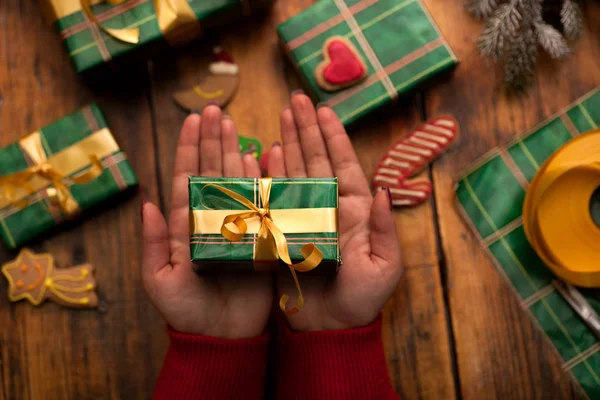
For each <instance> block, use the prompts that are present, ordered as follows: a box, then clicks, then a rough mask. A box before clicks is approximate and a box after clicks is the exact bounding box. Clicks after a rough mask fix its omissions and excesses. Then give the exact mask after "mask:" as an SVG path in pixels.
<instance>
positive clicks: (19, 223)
mask: <svg viewBox="0 0 600 400" xmlns="http://www.w3.org/2000/svg"><path fill="white" fill-rule="evenodd" d="M103 128H108V125H107V123H106V119H105V118H104V115H103V114H102V111H100V108H98V106H97V105H95V104H91V105H89V106H87V107H84V108H82V109H81V110H79V111H77V112H75V113H73V114H71V115H68V116H66V117H63V118H61V119H59V120H58V121H56V122H54V123H52V124H50V125H48V126H46V127H44V128H42V129H40V130H39V131H38V132H40V135H41V138H42V144H43V147H44V150H45V152H46V154H47V156H48V157H51V156H52V155H53V154H56V153H58V152H59V151H61V150H64V149H66V148H68V147H70V146H72V145H74V144H76V143H77V142H79V141H80V140H82V139H84V138H86V137H88V136H90V135H91V134H92V133H94V132H96V131H99V130H101V129H103ZM100 162H101V163H102V166H103V167H104V171H103V172H102V175H100V176H99V177H98V178H97V179H95V180H93V181H92V182H90V183H87V184H82V185H72V186H70V190H71V194H72V195H73V198H74V199H75V200H76V201H77V203H78V204H79V208H80V209H81V210H82V211H85V210H86V209H89V208H91V207H93V206H94V205H97V204H99V203H101V202H102V201H104V200H106V199H108V198H109V197H111V196H113V195H115V194H117V193H119V192H121V191H124V190H126V189H127V188H130V187H132V186H135V185H137V183H138V181H137V178H136V176H135V173H134V172H133V169H132V168H131V165H130V164H129V161H127V156H126V155H125V153H124V152H123V151H121V150H119V151H117V152H115V153H113V154H111V155H110V156H108V157H105V158H104V159H102V160H100ZM30 166H31V165H30V164H29V163H28V162H27V160H26V157H25V155H24V154H23V152H22V150H21V148H20V146H19V144H18V143H17V142H15V143H12V144H10V145H8V146H7V147H5V148H3V149H0V176H3V175H9V174H11V173H15V172H18V171H22V170H24V169H27V168H28V167H30ZM76 173H77V172H76ZM63 181H66V182H67V183H68V179H65V180H63ZM30 199H31V200H30V204H29V205H28V206H27V207H26V208H23V209H19V208H17V207H15V206H12V205H10V206H7V207H5V208H3V209H0V236H1V237H2V240H3V241H4V243H5V244H6V245H7V246H8V247H9V248H11V249H14V248H17V247H19V246H20V245H22V244H23V243H25V242H28V241H29V240H31V239H33V238H34V237H36V236H37V235H39V234H41V233H43V232H46V231H48V230H49V229H51V228H53V227H54V226H56V225H58V224H60V223H62V222H63V220H64V216H63V215H62V213H61V212H60V211H59V210H58V209H57V207H55V206H53V205H52V203H50V201H49V199H48V198H47V196H46V195H45V193H44V192H43V191H38V192H37V193H35V194H34V195H32V196H31V197H30Z"/></svg>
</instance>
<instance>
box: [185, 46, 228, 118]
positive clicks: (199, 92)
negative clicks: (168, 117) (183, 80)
mask: <svg viewBox="0 0 600 400" xmlns="http://www.w3.org/2000/svg"><path fill="white" fill-rule="evenodd" d="M213 53H214V55H213V62H212V63H211V64H210V65H209V67H208V68H207V69H206V70H204V71H202V73H201V74H200V79H199V82H198V84H197V85H195V86H194V87H193V88H191V89H186V90H181V91H178V92H175V93H173V100H174V101H175V103H177V104H178V105H179V106H180V107H181V108H184V109H185V110H187V111H195V110H197V111H202V110H203V109H204V107H206V106H208V105H210V104H216V105H218V106H220V107H224V106H225V105H226V104H227V103H228V102H229V101H230V100H231V98H232V97H233V95H234V94H235V92H236V90H237V87H238V81H239V77H238V75H239V68H238V66H237V65H236V64H235V63H234V62H233V59H232V58H231V57H230V56H229V54H227V53H226V52H225V51H223V49H221V48H220V47H215V48H214V50H213Z"/></svg>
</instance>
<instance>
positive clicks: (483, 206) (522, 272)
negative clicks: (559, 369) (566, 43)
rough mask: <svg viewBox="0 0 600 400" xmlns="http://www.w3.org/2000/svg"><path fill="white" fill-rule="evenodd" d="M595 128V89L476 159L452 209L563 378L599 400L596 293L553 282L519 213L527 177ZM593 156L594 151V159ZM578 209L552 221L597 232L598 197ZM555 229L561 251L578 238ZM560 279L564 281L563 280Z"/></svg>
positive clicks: (599, 307) (599, 121)
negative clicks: (569, 218)
mask: <svg viewBox="0 0 600 400" xmlns="http://www.w3.org/2000/svg"><path fill="white" fill-rule="evenodd" d="M599 126H600V89H595V90H593V91H592V92H590V93H588V94H587V95H585V96H583V97H582V98H580V99H579V100H578V101H577V102H575V103H574V104H572V105H570V106H568V107H567V108H565V109H564V110H562V111H560V112H559V113H558V114H556V115H554V116H552V117H551V118H549V119H548V120H546V121H544V122H542V123H541V124H539V125H537V126H536V127H534V128H533V129H531V130H530V131H528V132H525V133H523V134H522V135H520V136H518V137H516V138H515V139H514V140H512V141H511V142H509V143H508V144H507V145H505V146H501V147H498V148H495V149H493V150H492V151H491V152H489V153H488V154H486V155H484V156H482V158H481V159H480V160H478V161H476V162H475V163H474V164H473V166H472V167H470V168H468V169H467V170H466V171H464V172H463V173H462V174H461V176H460V177H459V178H458V182H457V184H456V186H455V191H456V198H455V200H456V205H457V208H458V211H459V212H460V213H461V215H462V217H463V218H464V220H465V221H466V222H467V224H468V226H469V227H470V229H471V230H472V231H473V233H474V234H475V235H476V237H477V241H478V242H479V244H480V245H481V246H482V248H483V249H484V251H485V252H486V253H487V255H488V256H489V257H490V259H491V260H492V261H493V263H494V265H495V266H496V268H497V269H498V271H499V272H500V275H501V276H502V278H504V280H505V281H506V283H507V284H508V285H509V286H510V288H511V289H512V293H513V294H514V295H515V296H516V297H517V300H518V301H519V304H520V305H521V306H522V307H523V309H524V310H525V311H526V313H527V315H529V317H530V318H532V319H533V320H534V322H535V326H536V327H537V328H538V329H540V330H541V331H542V333H543V335H542V336H543V337H545V338H546V339H547V343H548V344H549V345H550V346H551V348H552V350H554V353H555V354H556V355H558V357H560V364H561V365H562V366H563V370H564V371H565V373H567V374H568V375H569V376H570V377H571V378H573V380H574V383H575V385H576V387H578V388H580V389H581V390H582V392H583V396H582V397H583V398H589V399H598V398H600V381H599V380H598V378H597V376H598V375H600V352H598V349H599V348H600V328H599V327H600V298H599V297H598V290H597V289H585V288H581V289H578V288H575V287H573V286H570V285H566V284H564V283H563V282H562V281H561V280H560V279H558V278H560V276H557V275H555V274H554V273H553V270H552V269H550V268H548V266H549V265H548V264H546V262H545V261H544V260H543V259H542V258H541V257H540V253H538V252H536V246H535V245H534V244H535V243H534V242H529V241H528V237H527V236H528V232H527V231H528V226H529V224H530V222H529V218H528V217H527V215H525V214H524V211H525V212H528V209H529V206H526V203H527V200H526V198H527V196H528V195H527V193H528V192H530V191H531V190H532V188H533V190H534V191H537V188H536V186H537V184H536V183H535V180H534V179H535V177H536V175H537V174H538V173H539V172H540V171H542V172H543V171H545V163H546V162H547V161H548V160H554V159H556V158H555V157H556V154H557V153H556V152H557V150H559V149H561V148H564V147H563V146H565V144H573V143H580V142H581V141H582V140H587V138H589V137H590V133H587V134H586V132H588V131H590V130H594V129H597V128H598V127H599ZM596 135H597V134H596ZM586 146H587V147H589V148H590V149H591V150H593V149H595V148H597V145H596V147H594V145H592V146H590V145H589V144H586ZM597 154H598V152H597V151H596V153H595V154H594V155H597ZM576 161H587V159H586V157H583V154H580V155H578V157H577V158H575V159H574V160H573V161H572V164H573V165H576V164H577V162H576ZM590 166H593V164H590ZM557 176H558V174H557ZM592 179H594V178H592ZM569 181H570V182H569V183H570V184H573V183H574V184H581V183H582V181H581V180H580V179H578V178H577V177H575V179H573V177H570V179H569ZM593 182H594V181H592V183H593ZM596 182H597V180H596ZM588 183H589V182H586V181H585V180H584V181H583V185H582V186H581V187H578V188H576V189H570V190H567V193H573V196H574V197H580V195H581V193H579V192H585V186H586V185H587V184H588ZM586 203H587V204H584V206H583V208H584V209H583V210H573V209H567V208H564V209H560V210H559V211H557V214H556V215H560V214H562V212H561V211H563V210H564V211H565V212H569V213H570V212H573V211H576V212H577V211H579V212H580V213H581V214H582V217H581V218H582V219H583V220H584V222H586V219H587V221H589V225H591V226H592V227H594V226H595V224H594V222H592V220H593V221H596V224H597V226H596V227H595V229H596V235H597V230H598V229H600V228H599V227H600V211H599V210H600V196H598V195H597V194H596V195H594V194H592V195H591V196H590V198H588V199H587V202H586ZM537 216H544V214H543V213H539V214H538V215H536V218H537ZM545 219H547V221H545V223H548V222H550V223H557V224H560V223H561V222H563V221H562V220H560V218H554V219H550V218H548V217H546V218H545ZM574 222H575V223H577V222H580V221H574ZM560 227H561V228H562V229H563V235H562V237H563V239H564V240H565V243H567V246H568V244H569V243H570V242H569V241H570V240H572V238H570V237H569V236H573V237H577V238H578V237H579V236H578V234H579V233H580V232H573V233H567V234H564V230H565V229H567V228H568V227H566V226H565V225H564V224H561V226H560ZM593 229H594V228H593ZM540 232H543V231H541V230H540ZM569 232H570V231H569ZM581 232H585V231H584V230H582V231H581ZM529 233H530V234H531V232H529ZM587 238H588V239H589V240H590V242H589V245H590V246H591V247H593V246H594V244H595V245H596V246H597V242H594V241H593V238H592V237H591V236H590V237H587ZM585 244H588V243H587V242H586V243H585ZM595 248H597V247H595ZM577 250H579V251H580V249H577ZM575 253H577V251H575ZM544 258H546V260H548V261H552V260H551V259H549V258H548V257H544ZM596 265H597V263H596ZM554 271H556V269H555V270H554ZM563 278H569V276H568V275H564V274H563Z"/></svg>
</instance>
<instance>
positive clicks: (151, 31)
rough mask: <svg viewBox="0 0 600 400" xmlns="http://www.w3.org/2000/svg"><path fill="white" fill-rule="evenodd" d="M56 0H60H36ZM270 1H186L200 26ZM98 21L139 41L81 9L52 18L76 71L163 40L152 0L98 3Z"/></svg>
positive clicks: (247, 10) (218, 23) (227, 18)
mask: <svg viewBox="0 0 600 400" xmlns="http://www.w3.org/2000/svg"><path fill="white" fill-rule="evenodd" d="M38 1H41V2H46V3H47V2H50V1H54V2H59V1H61V0H38ZM269 1H270V0H210V1H207V0H188V3H189V5H190V7H191V8H192V10H193V11H194V13H195V14H196V16H197V17H198V21H199V23H200V26H201V27H202V28H208V27H213V26H215V25H221V24H224V23H226V22H229V21H230V20H232V19H234V18H235V17H236V16H239V15H241V14H244V13H250V10H251V9H253V8H254V7H257V6H259V5H263V4H266V3H268V2H269ZM92 11H93V12H94V15H95V16H96V17H97V18H98V20H99V21H100V22H101V23H102V24H103V25H105V26H106V27H108V28H116V29H123V28H138V29H139V30H140V42H139V43H138V44H129V43H125V42H122V41H120V40H119V39H115V38H113V37H112V36H110V35H108V34H107V33H105V32H104V31H102V30H101V29H100V28H98V27H97V26H96V25H94V24H93V23H92V22H91V21H90V20H89V19H88V18H87V16H86V15H85V13H83V12H82V11H77V12H75V13H73V14H70V15H67V16H65V17H63V18H60V19H58V20H56V21H54V23H53V24H54V26H55V28H56V30H57V31H58V33H59V34H60V36H61V39H62V41H63V44H64V46H65V48H66V51H67V53H68V54H69V56H70V57H71V60H72V62H73V64H74V66H75V70H76V71H77V72H78V73H81V72H84V71H87V70H90V69H92V68H94V67H96V66H99V65H102V64H105V63H107V62H109V61H111V60H117V59H118V58H119V57H121V56H124V55H126V54H130V53H131V52H133V51H135V50H136V49H138V48H140V47H144V48H147V47H148V46H151V45H153V44H157V43H163V44H165V43H166V41H165V39H164V36H163V34H162V32H161V31H160V29H159V26H158V22H157V20H156V14H155V12H154V4H153V1H152V0H128V1H126V2H124V3H121V4H118V5H112V4H110V3H107V2H101V3H98V4H95V5H93V6H92Z"/></svg>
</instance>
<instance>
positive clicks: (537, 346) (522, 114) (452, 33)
mask: <svg viewBox="0 0 600 400" xmlns="http://www.w3.org/2000/svg"><path fill="white" fill-rule="evenodd" d="M424 2H425V3H426V5H427V6H428V8H429V9H430V11H431V13H432V14H433V17H434V19H435V20H436V21H437V22H438V24H439V26H440V30H441V31H442V33H443V34H444V35H445V36H446V38H447V39H448V41H449V43H450V45H451V46H452V48H453V49H454V50H455V51H456V53H457V55H458V56H459V58H460V59H461V64H460V65H459V67H458V69H457V70H456V71H455V73H454V74H453V76H452V78H451V79H450V80H446V81H445V82H441V83H440V84H439V85H437V86H435V87H433V88H432V89H431V90H429V91H428V92H427V94H426V110H427V114H428V116H429V117H431V116H434V115H437V114H442V113H451V114H453V115H454V116H455V117H456V119H457V120H458V121H459V124H460V125H461V128H462V135H461V137H460V138H459V140H458V142H457V143H456V144H455V146H454V147H453V149H452V150H451V151H450V152H449V153H448V154H446V155H445V156H444V157H443V158H442V159H440V160H439V161H438V162H437V163H436V164H435V167H434V170H433V174H434V184H435V195H436V201H437V211H438V214H439V222H440V230H441V239H442V243H443V252H444V257H445V264H446V267H447V274H448V287H447V291H448V296H449V303H450V311H451V316H452V329H453V331H454V337H455V341H456V352H457V358H458V372H459V375H460V386H461V391H462V395H463V398H464V399H466V400H470V399H482V398H485V399H534V398H535V399H541V398H543V399H569V398H575V397H576V394H575V390H576V389H575V388H574V385H573V384H572V383H571V382H570V380H569V378H568V377H567V375H566V374H564V373H562V372H561V368H560V364H559V362H558V361H557V359H556V357H555V356H554V353H552V352H551V351H550V349H549V346H548V345H547V343H546V342H545V341H544V338H543V335H542V334H540V333H539V332H537V331H536V330H535V329H534V326H533V324H532V323H531V322H530V320H529V319H528V317H527V316H526V314H525V313H524V312H523V310H521V309H520V306H519V305H518V304H517V301H516V299H515V297H514V296H513V294H512V292H511V291H510V290H509V288H508V285H507V284H506V283H505V282H504V281H503V280H502V278H501V277H500V274H499V273H498V272H497V271H496V270H495V268H494V267H493V265H492V263H491V262H490V261H489V260H488V258H487V257H486V256H485V255H484V253H483V251H482V250H481V248H480V247H479V245H478V243H477V241H476V240H475V238H474V236H473V235H472V233H471V232H470V230H469V229H467V227H466V226H465V225H464V224H463V222H462V220H461V218H460V217H459V215H458V214H457V212H456V211H455V209H454V207H453V201H454V198H453V190H452V187H453V183H454V180H455V178H456V176H457V175H458V173H459V172H460V171H461V170H462V169H464V168H465V167H467V166H468V165H469V164H471V163H472V162H474V161H475V160H476V159H477V158H479V157H480V156H481V155H483V154H484V153H485V152H487V151H488V150H490V149H491V148H492V147H494V146H496V145H498V144H502V143H504V142H506V141H508V140H509V139H511V138H513V137H514V136H515V135H517V134H519V133H521V132H523V131H525V130H527V129H529V128H531V127H533V126H534V125H535V124H537V123H538V122H541V121H543V120H544V119H545V118H547V117H549V116H550V115H552V114H553V113H555V112H557V111H558V110H559V109H561V108H562V107H564V106H566V105H567V104H569V103H570V102H571V101H573V100H575V99H577V98H578V97H580V96H582V95H583V94H585V93H586V92H587V91H588V90H590V89H591V88H593V87H594V86H595V85H597V84H598V83H599V82H600V72H599V68H598V67H599V64H600V54H599V52H598V45H599V43H598V35H597V31H598V28H597V27H595V28H593V29H594V30H595V33H592V32H590V31H589V30H588V32H587V33H586V35H585V36H584V37H583V38H582V39H581V40H580V41H579V43H578V44H577V51H576V53H575V54H574V55H573V56H572V57H570V58H568V59H566V60H564V61H560V62H549V60H547V59H546V57H543V61H544V62H543V66H542V68H541V69H540V72H539V76H538V78H537V79H536V81H535V82H534V83H533V85H532V87H531V88H530V90H529V92H528V94H527V96H524V97H507V96H506V95H505V93H504V92H503V90H502V86H501V79H502V78H501V71H500V70H499V68H496V67H495V66H493V65H491V64H490V63H489V62H487V61H485V60H484V59H482V58H481V57H480V56H478V55H477V54H476V51H475V45H476V39H477V36H478V34H479V32H480V30H481V27H482V26H481V24H479V23H477V22H476V21H474V20H473V19H472V18H471V17H470V16H469V15H467V14H466V13H465V12H464V10H463V4H462V1H460V0H451V1H445V2H443V3H442V2H438V1H434V0H425V1H424ZM588 13H589V15H588V17H587V18H586V22H587V24H588V26H590V25H592V24H593V21H595V20H596V19H597V18H598V17H600V7H598V6H597V5H595V4H588Z"/></svg>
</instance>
